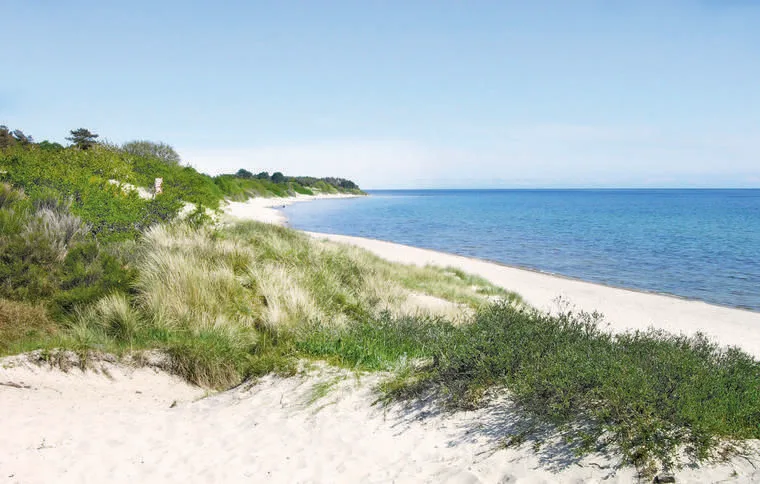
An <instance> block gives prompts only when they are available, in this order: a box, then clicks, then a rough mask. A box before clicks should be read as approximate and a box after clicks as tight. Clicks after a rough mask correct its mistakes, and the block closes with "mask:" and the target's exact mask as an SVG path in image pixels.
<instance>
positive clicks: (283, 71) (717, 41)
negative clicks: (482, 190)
mask: <svg viewBox="0 0 760 484" xmlns="http://www.w3.org/2000/svg"><path fill="white" fill-rule="evenodd" d="M116 3H118V4H119V5H118V6H117V5H111V4H116ZM0 11H2V12H3V20H2V25H3V27H2V30H0V40H1V41H2V45H3V56H2V60H1V61H0V65H1V66H2V75H0V124H7V125H9V126H10V127H12V128H20V129H22V130H24V131H25V132H27V133H29V134H31V135H33V136H34V137H35V138H36V139H38V140H42V139H45V138H47V139H50V140H56V141H63V138H64V137H65V136H66V134H67V131H68V130H70V129H73V128H77V127H82V126H83V127H87V128H89V129H91V130H93V131H95V132H97V133H100V134H101V136H103V137H105V138H108V139H110V140H111V141H114V142H123V141H127V140H131V139H153V140H162V141H165V142H168V143H170V144H172V145H173V146H175V148H176V149H177V150H178V151H179V152H180V154H181V155H182V156H183V159H184V160H185V161H186V162H188V163H190V164H192V165H193V166H195V167H197V168H199V169H201V170H203V171H206V172H210V173H218V172H221V171H232V170H237V168H240V167H244V168H247V169H249V170H251V171H258V170H269V171H274V170H281V171H283V172H285V173H289V174H313V175H342V176H346V177H350V178H353V179H355V180H356V181H358V182H359V183H360V184H361V185H362V186H364V187H368V188H381V187H557V186H566V187H578V186H585V187H601V186H608V187H615V186H636V187H637V186H753V187H757V186H760V27H759V26H760V1H754V0H743V1H742V0H694V1H666V0H659V1H652V2H650V1H636V2H631V1H628V2H623V1H619V2H618V1H603V0H598V1H560V0H557V1H553V2H543V1H534V2H533V1H532V2H522V1H520V2H517V1H514V2H510V1H493V2H482V1H471V2H469V1H468V2H464V1H456V2H453V1H452V2H448V1H432V0H431V1H425V2H420V1H398V2H391V1H345V2H332V1H319V2H317V1H309V2H306V1H304V2H288V1H276V2H275V1H272V2H256V1H248V2H243V1H240V2H235V1H228V2H211V1H208V2H196V1H142V0H138V1H130V2H103V1H77V0H73V1H66V2H63V1H60V0H25V1H14V2H11V1H6V0H0Z"/></svg>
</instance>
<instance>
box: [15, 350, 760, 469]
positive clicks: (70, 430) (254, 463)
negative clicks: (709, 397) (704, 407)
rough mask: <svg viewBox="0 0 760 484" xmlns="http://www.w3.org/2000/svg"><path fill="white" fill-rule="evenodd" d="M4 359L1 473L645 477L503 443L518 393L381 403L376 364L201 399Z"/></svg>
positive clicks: (158, 383) (533, 445)
mask: <svg viewBox="0 0 760 484" xmlns="http://www.w3.org/2000/svg"><path fill="white" fill-rule="evenodd" d="M7 361H8V359H6V360H0V383H3V385H0V402H1V403H2V412H1V413H0V428H2V438H0V480H2V481H4V482H23V483H42V482H77V483H78V482H92V483H100V482H277V483H298V482H302V483H310V482H346V483H354V482H367V483H386V482H397V483H405V482H408V483H417V482H436V483H438V482H444V483H477V482H494V483H496V482H523V483H540V482H547V483H548V482H567V483H581V482H584V483H585V482H602V481H604V482H621V483H622V482H626V483H627V482H635V481H636V473H635V470H634V469H630V468H626V469H622V470H617V471H616V470H615V465H614V464H615V463H614V461H612V460H610V459H609V458H606V457H603V456H593V457H588V458H585V459H583V460H581V461H578V460H577V459H575V458H574V457H573V455H572V449H570V448H568V447H567V446H566V445H564V444H563V443H562V442H561V439H557V438H554V439H551V438H547V437H546V436H544V437H540V439H541V440H535V439H534V440H528V441H526V442H525V443H523V444H522V445H520V446H516V447H512V448H508V449H503V448H501V446H500V444H501V443H503V442H504V438H505V437H506V436H509V435H513V434H516V433H518V432H519V430H520V429H521V428H522V427H520V426H521V425H524V422H521V421H519V420H517V419H515V418H514V416H513V414H512V413H511V412H509V406H508V405H507V406H506V407H503V408H502V410H497V409H495V408H487V409H483V410H481V411H478V412H466V413H465V412H463V413H457V414H455V415H449V416H447V415H441V414H438V413H436V412H435V411H434V407H433V406H431V405H422V406H419V407H416V408H404V407H401V406H394V407H390V408H383V407H382V406H379V405H372V402H373V401H374V399H375V395H374V394H373V393H372V386H373V384H374V383H375V382H376V381H377V378H378V376H364V377H362V378H357V377H356V376H355V375H351V374H350V373H346V372H344V371H338V370H330V369H317V370H316V371H315V372H313V373H312V374H311V375H309V376H304V377H294V378H290V379H280V378H275V377H267V378H264V379H263V380H262V381H261V382H260V383H259V384H257V385H242V386H241V387H239V388H236V389H233V390H230V391H227V392H224V393H220V394H217V395H213V396H210V397H208V398H205V399H201V400H197V401H193V400H194V399H195V398H198V397H200V396H202V394H203V392H202V391H200V390H199V389H197V388H193V387H191V386H189V385H186V384H183V383H181V382H179V381H177V380H176V379H175V378H173V377H171V376H169V375H167V374H165V373H162V372H160V371H156V370H152V369H140V370H130V369H128V368H124V367H120V366H118V365H107V368H106V370H107V371H108V373H109V374H110V375H111V377H110V378H109V377H107V376H105V375H104V374H95V373H93V372H87V373H82V372H81V371H80V370H71V371H70V372H69V373H63V372H61V371H58V370H50V369H49V368H44V367H42V368H40V367H36V366H34V365H29V364H25V365H21V366H13V367H11V368H3V367H4V366H7ZM15 385H18V386H15ZM19 387H20V388H19ZM327 387H329V391H328V392H326V394H325V392H323V391H321V390H322V389H324V388H327ZM175 400H176V401H178V403H177V404H176V405H175V406H174V407H172V403H173V402H174V401H175ZM504 408H506V409H507V410H506V411H505V410H504ZM734 472H736V475H734ZM678 477H679V481H680V482H719V481H724V480H728V481H730V482H751V480H752V479H760V471H758V470H756V469H754V468H753V466H752V464H750V463H749V462H747V461H744V460H737V461H736V462H735V463H734V464H733V465H722V466H717V467H710V468H703V469H700V470H698V471H694V470H687V471H685V472H682V473H680V474H679V476H678Z"/></svg>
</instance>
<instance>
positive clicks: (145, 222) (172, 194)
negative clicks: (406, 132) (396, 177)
mask: <svg viewBox="0 0 760 484" xmlns="http://www.w3.org/2000/svg"><path fill="white" fill-rule="evenodd" d="M70 134H71V136H70V137H68V138H67V140H69V141H71V144H70V145H69V146H66V147H64V146H63V145H61V144H60V143H54V142H50V141H47V140H45V141H41V142H36V141H35V140H34V139H33V138H32V136H29V135H27V134H25V133H24V132H22V131H21V130H11V129H9V128H8V127H6V126H0V182H5V183H8V184H10V185H11V186H12V187H14V188H16V189H22V190H23V191H24V193H25V195H26V196H27V197H28V198H29V201H30V202H31V203H32V204H35V205H39V204H42V205H45V204H50V203H55V204H58V205H61V204H67V206H68V207H69V209H70V212H71V213H72V214H73V215H75V216H77V217H80V218H81V219H82V221H83V222H84V223H86V224H88V225H89V228H90V230H91V231H92V234H93V235H94V236H96V237H97V238H98V239H101V240H128V239H135V238H136V237H138V236H139V234H140V233H141V232H142V231H143V230H144V229H146V228H148V227H150V226H152V225H155V224H157V223H162V222H168V221H170V220H173V219H174V218H176V217H177V215H178V214H179V213H180V211H181V210H183V208H185V207H186V205H187V204H192V213H191V214H190V218H191V220H192V219H193V218H196V219H197V218H203V217H204V216H205V214H206V209H211V210H219V209H220V207H221V204H222V201H223V200H234V201H245V200H247V199H249V198H254V197H288V196H295V195H298V194H300V195H316V194H325V193H327V194H335V193H349V194H357V195H363V194H365V193H364V192H363V191H362V190H361V189H360V188H359V186H358V185H357V184H356V183H354V182H353V181H351V180H346V179H344V178H337V177H327V178H316V177H309V176H286V175H284V174H282V173H280V172H275V173H273V174H271V175H270V174H269V173H267V172H265V171H262V172H259V173H258V174H255V175H254V174H253V173H252V172H250V171H248V170H246V169H244V168H242V169H240V170H238V171H237V173H235V174H222V175H218V176H214V177H212V176H209V175H207V174H205V173H200V172H198V171H197V170H196V169H195V168H193V167H191V166H186V165H183V164H182V160H181V158H180V156H179V154H177V152H176V151H175V150H174V149H173V148H172V147H171V146H170V145H168V144H165V143H161V142H152V141H145V140H138V141H130V142H127V143H124V144H122V145H116V144H112V143H109V142H102V141H98V138H99V135H97V134H95V133H92V132H90V131H89V130H87V129H85V128H80V129H76V130H72V131H71V132H70ZM156 178H161V179H162V180H163V187H162V188H163V189H162V193H161V194H159V195H156V194H154V193H153V187H154V183H155V179H156ZM53 201H55V202H53Z"/></svg>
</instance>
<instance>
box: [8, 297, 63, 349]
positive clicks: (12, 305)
mask: <svg viewBox="0 0 760 484" xmlns="http://www.w3.org/2000/svg"><path fill="white" fill-rule="evenodd" d="M55 332H56V325H55V323H54V322H53V321H52V320H51V319H50V317H49V316H48V313H47V310H46V309H45V307H44V306H42V305H40V304H38V305H32V304H26V303H22V302H16V301H9V300H7V299H0V354H12V353H14V352H17V351H18V350H23V349H25V348H26V347H28V346H30V345H34V342H36V341H39V340H41V339H43V338H45V337H47V336H50V335H53V334H54V333H55ZM18 345H22V346H18Z"/></svg>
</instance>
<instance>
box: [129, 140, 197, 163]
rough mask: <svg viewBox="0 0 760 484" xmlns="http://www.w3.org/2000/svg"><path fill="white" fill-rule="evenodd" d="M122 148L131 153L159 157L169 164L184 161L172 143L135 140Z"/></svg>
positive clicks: (146, 156)
mask: <svg viewBox="0 0 760 484" xmlns="http://www.w3.org/2000/svg"><path fill="white" fill-rule="evenodd" d="M121 149H122V150H124V151H125V152H127V153H129V154H130V155H136V156H142V157H145V158H157V159H159V160H161V161H163V162H164V163H167V164H169V165H179V164H180V163H181V162H182V158H180V156H179V154H178V153H177V152H176V151H175V150H174V148H173V147H172V146H171V145H168V144H166V143H162V142H156V141H147V140H135V141H129V142H127V143H124V144H123V145H121Z"/></svg>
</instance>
